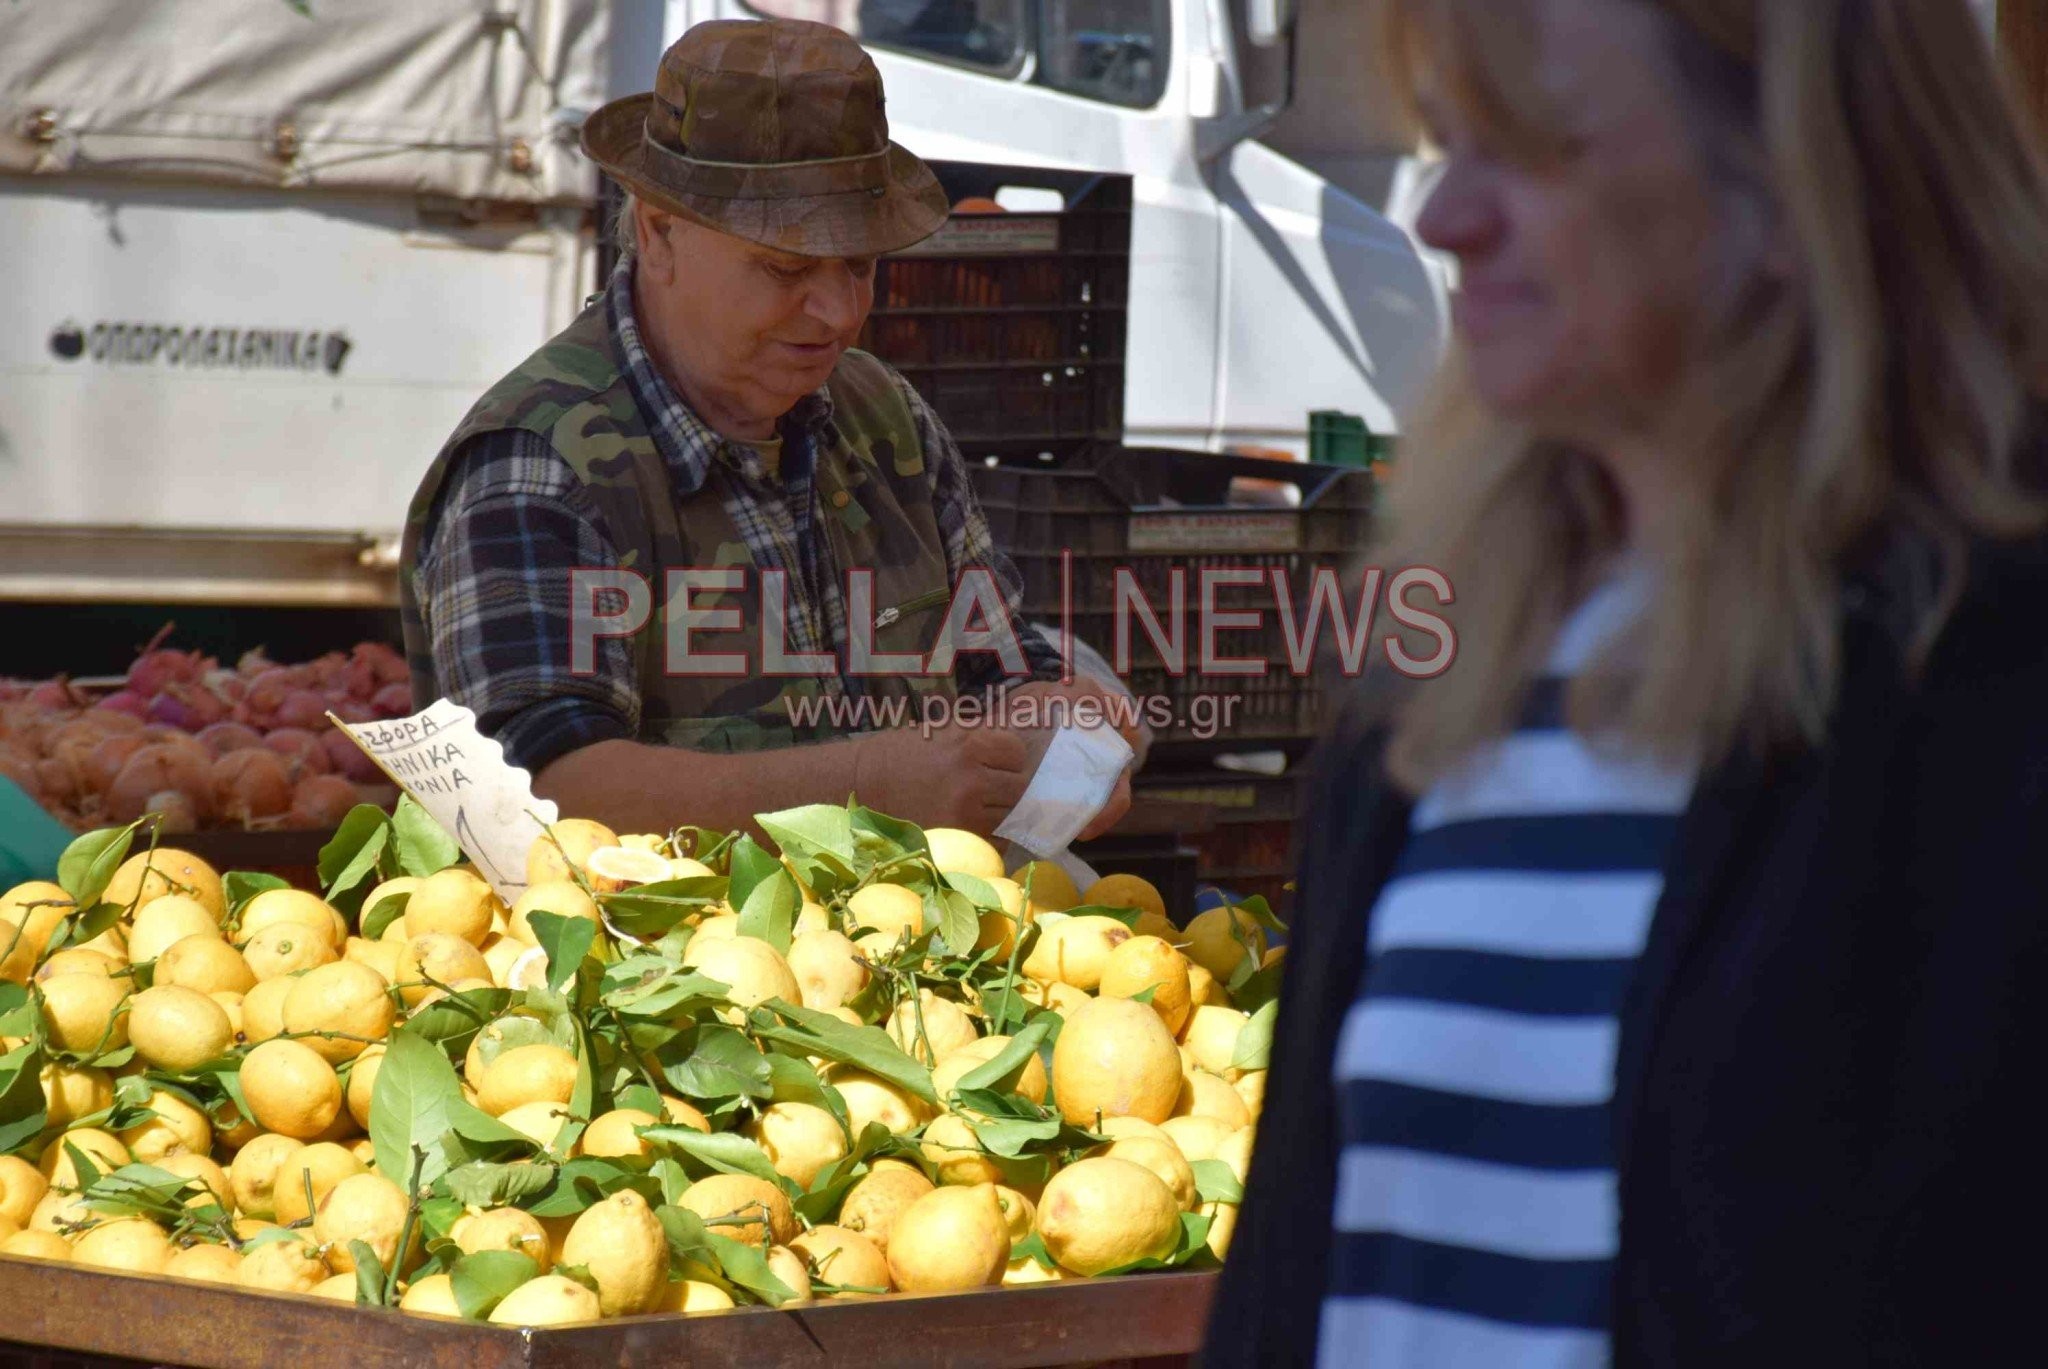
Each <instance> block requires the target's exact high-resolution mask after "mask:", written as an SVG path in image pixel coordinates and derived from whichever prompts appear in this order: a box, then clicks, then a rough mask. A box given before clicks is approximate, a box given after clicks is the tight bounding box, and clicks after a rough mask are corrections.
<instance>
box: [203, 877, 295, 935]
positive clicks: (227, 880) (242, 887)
mask: <svg viewBox="0 0 2048 1369" xmlns="http://www.w3.org/2000/svg"><path fill="white" fill-rule="evenodd" d="M220 886H221V894H222V896H223V897H225V898H226V899H227V904H228V921H229V922H230V923H239V922H240V921H241V917H242V907H243V905H244V904H246V903H248V901H249V900H250V899H252V898H254V897H256V895H258V894H267V893H269V892H270V891H271V890H272V889H289V888H291V887H292V886H291V881H290V880H286V879H279V878H278V877H277V876H276V875H259V874H253V873H251V872H250V871H247V870H230V871H228V872H227V873H226V874H225V875H223V876H221V881H220Z"/></svg>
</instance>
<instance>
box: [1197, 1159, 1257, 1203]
mask: <svg viewBox="0 0 2048 1369" xmlns="http://www.w3.org/2000/svg"><path fill="white" fill-rule="evenodd" d="M1188 1168H1189V1169H1192V1170H1193V1171H1194V1172H1195V1191H1196V1192H1197V1193H1199V1194H1201V1195H1202V1201H1203V1202H1205V1203H1241V1202H1243V1201H1244V1185H1243V1184H1241V1183H1239V1182H1238V1181H1237V1172H1236V1171H1235V1170H1233V1169H1231V1167H1230V1166H1229V1165H1226V1164H1224V1163H1223V1162H1222V1161H1221V1160H1196V1161H1194V1162H1193V1163H1192V1164H1190V1165H1189V1166H1188Z"/></svg>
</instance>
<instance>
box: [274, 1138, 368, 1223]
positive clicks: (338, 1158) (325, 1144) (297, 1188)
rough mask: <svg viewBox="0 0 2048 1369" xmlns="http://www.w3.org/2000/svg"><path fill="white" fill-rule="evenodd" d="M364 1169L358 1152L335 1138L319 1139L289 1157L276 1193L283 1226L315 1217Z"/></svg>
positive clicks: (281, 1172)
mask: <svg viewBox="0 0 2048 1369" xmlns="http://www.w3.org/2000/svg"><path fill="white" fill-rule="evenodd" d="M362 1172H363V1162H362V1161H361V1160H359V1159H357V1158H356V1155H355V1152H354V1151H351V1150H350V1149H348V1147H346V1146H342V1145H338V1144H336V1143H335V1142H333V1141H316V1142H315V1143H314V1144H312V1145H310V1146H307V1147H306V1148H305V1149H304V1150H295V1151H293V1152H292V1153H291V1154H289V1155H287V1156H285V1158H284V1163H283V1164H281V1165H279V1166H278V1172H277V1186H276V1188H275V1189H274V1190H273V1192H272V1198H273V1205H274V1207H275V1209H276V1213H277V1221H278V1223H279V1225H282V1226H290V1225H291V1224H292V1223H294V1222H299V1221H304V1220H305V1219H306V1218H308V1217H311V1216H314V1215H315V1214H316V1213H318V1212H319V1210H320V1205H321V1204H322V1203H324V1202H326V1201H327V1197H328V1195H329V1194H331V1193H333V1192H334V1190H335V1189H336V1187H338V1186H339V1185H340V1184H341V1183H342V1182H343V1181H344V1180H347V1179H352V1178H354V1177H355V1176H357V1175H358V1174H361V1173H362ZM309 1181H310V1187H311V1188H312V1193H313V1196H312V1202H311V1205H310V1206H309V1205H308V1203H307V1199H306V1190H307V1188H308V1186H309Z"/></svg>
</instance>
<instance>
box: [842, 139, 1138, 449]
mask: <svg viewBox="0 0 2048 1369" xmlns="http://www.w3.org/2000/svg"><path fill="white" fill-rule="evenodd" d="M933 167H934V170H936V171H937V173H938V176H939V180H940V182H941V184H943V185H944V186H945V189H946V193H947V196H948V198H950V199H951V200H952V201H953V203H955V204H959V203H961V202H963V201H968V200H985V201H986V200H992V199H993V198H994V197H995V195H996V193H997V192H998V191H999V190H1000V189H1002V188H1003V187H1005V186H1027V187H1031V188H1034V189H1040V190H1052V191H1055V192H1057V193H1059V194H1060V195H1061V196H1062V197H1063V199H1064V200H1065V208H1064V209H1062V210H1061V211H1059V212H1057V213H986V214H982V213H960V214H956V215H955V216H954V218H953V219H952V221H951V222H949V223H948V224H947V225H946V227H945V228H943V229H941V230H940V231H939V233H938V234H937V235H936V236H935V237H933V238H932V239H930V240H929V241H927V242H925V243H922V244H920V245H919V246H917V247H915V248H913V249H911V250H910V251H909V252H906V253H901V254H898V255H896V256H893V257H886V258H884V259H883V260H882V261H881V263H880V264H879V265H878V267H877V269H876V274H875V307H874V311H873V313H871V314H870V315H869V318H868V324H867V328H866V330H865V331H864V333H863V334H862V337H861V343H860V345H861V346H862V347H863V348H864V349H866V350H867V351H870V352H873V353H874V354H875V355H876V356H879V357H881V358H882V359H883V360H884V361H887V362H888V363H889V364H890V365H892V366H894V367H895V368H896V369H897V370H899V371H901V372H902V373H903V375H904V377H905V378H906V379H907V380H909V381H910V383H911V385H912V386H914V387H915V388H916V390H917V392H918V393H919V394H921V395H923V396H924V398H925V399H926V401H927V402H929V403H930V404H931V406H932V408H933V409H934V410H935V411H936V412H937V413H938V415H939V417H940V418H941V419H942V420H944V422H945V424H946V426H947V428H948V429H949V430H950V431H951V432H952V434H953V438H954V440H955V441H956V442H958V443H959V444H960V448H961V450H962V451H963V452H965V453H966V454H967V456H968V457H969V458H970V459H972V458H975V457H980V456H988V455H997V456H1001V455H1007V454H1015V453H1023V454H1031V455H1035V454H1037V453H1040V452H1053V453H1064V452H1070V451H1073V450H1075V449H1078V448H1080V447H1084V446H1087V445H1089V444H1092V443H1098V442H1117V441H1119V440H1121V439H1122V436H1123V430H1124V348H1125V342H1126V327H1127V314H1128V301H1129V294H1130V259H1131V181H1130V177H1128V176H1107V175H1101V176H1098V175H1088V174H1083V173H1076V172H1062V171H1049V170H1044V169H1040V168H1021V167H1001V166H985V165H981V164H978V163H965V162H936V163H933Z"/></svg>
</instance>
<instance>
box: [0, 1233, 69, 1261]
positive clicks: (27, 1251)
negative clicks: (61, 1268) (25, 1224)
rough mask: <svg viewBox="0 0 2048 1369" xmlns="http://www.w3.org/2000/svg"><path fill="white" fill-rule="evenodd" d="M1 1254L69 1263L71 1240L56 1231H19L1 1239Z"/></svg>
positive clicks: (25, 1258)
mask: <svg viewBox="0 0 2048 1369" xmlns="http://www.w3.org/2000/svg"><path fill="white" fill-rule="evenodd" d="M0 1255H15V1256H19V1257H20V1258H22V1259H24V1260H57V1261H59V1262H61V1263H64V1264H69V1263H70V1262H71V1242H69V1241H67V1240H65V1239H64V1238H63V1237H62V1236H59V1235H58V1234H57V1233H56V1232H54V1231H35V1230H23V1231H17V1232H15V1233H14V1234H13V1235H12V1236H9V1237H8V1238H7V1239H5V1240H0Z"/></svg>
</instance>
